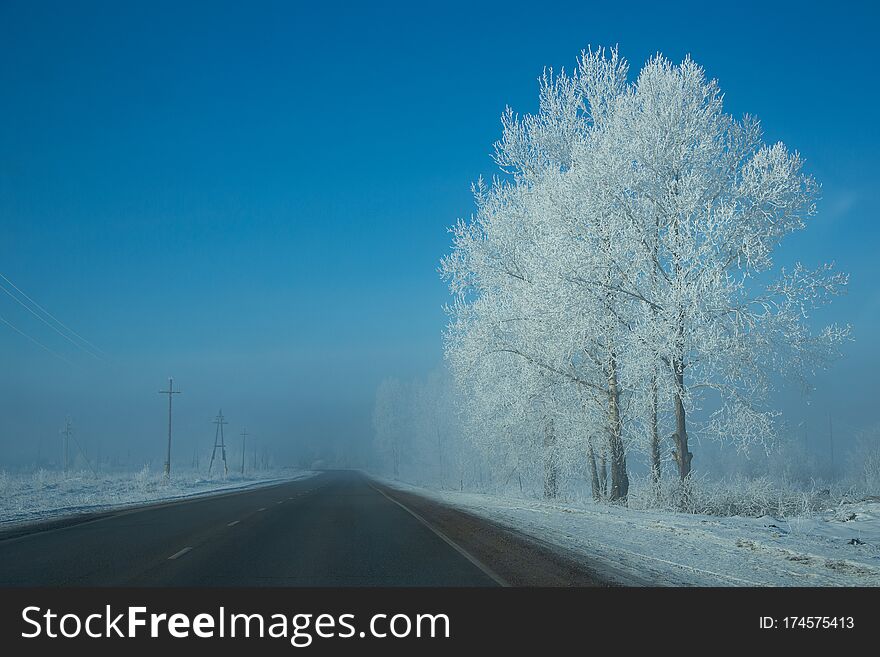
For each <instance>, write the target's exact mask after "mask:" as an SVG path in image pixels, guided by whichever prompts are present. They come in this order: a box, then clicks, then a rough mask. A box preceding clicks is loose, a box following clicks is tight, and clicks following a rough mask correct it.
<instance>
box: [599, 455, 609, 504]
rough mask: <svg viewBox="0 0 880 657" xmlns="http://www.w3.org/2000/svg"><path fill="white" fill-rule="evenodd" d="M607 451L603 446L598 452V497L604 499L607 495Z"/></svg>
mask: <svg viewBox="0 0 880 657" xmlns="http://www.w3.org/2000/svg"><path fill="white" fill-rule="evenodd" d="M606 453H607V450H606V448H605V446H603V447H602V449H600V450H599V495H601V496H602V497H605V496H607V495H608V465H607V462H608V459H607V458H606Z"/></svg>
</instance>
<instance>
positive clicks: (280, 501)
mask: <svg viewBox="0 0 880 657" xmlns="http://www.w3.org/2000/svg"><path fill="white" fill-rule="evenodd" d="M275 504H284V500H278V501H277V502H275Z"/></svg>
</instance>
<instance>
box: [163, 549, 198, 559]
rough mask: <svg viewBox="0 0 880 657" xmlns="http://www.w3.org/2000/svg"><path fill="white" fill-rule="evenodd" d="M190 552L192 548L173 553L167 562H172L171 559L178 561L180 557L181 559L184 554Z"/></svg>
mask: <svg viewBox="0 0 880 657" xmlns="http://www.w3.org/2000/svg"><path fill="white" fill-rule="evenodd" d="M190 550H192V547H185V548H183V549H182V550H179V551H177V552H175V553H174V554H172V555H171V556H170V557H168V560H169V561H172V560H173V559H179V558H180V557H182V556H183V555H184V554H186V553H187V552H189V551H190Z"/></svg>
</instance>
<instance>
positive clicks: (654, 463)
mask: <svg viewBox="0 0 880 657" xmlns="http://www.w3.org/2000/svg"><path fill="white" fill-rule="evenodd" d="M658 406H659V401H658V399H657V375H656V374H655V375H653V376H652V377H651V417H650V418H649V420H650V423H651V484H652V486H653V487H654V495H655V496H657V497H659V495H660V474H661V463H660V428H659V427H658V425H657V409H658Z"/></svg>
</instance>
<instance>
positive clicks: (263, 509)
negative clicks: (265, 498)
mask: <svg viewBox="0 0 880 657" xmlns="http://www.w3.org/2000/svg"><path fill="white" fill-rule="evenodd" d="M265 510H266V507H263V508H262V509H257V511H265Z"/></svg>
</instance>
